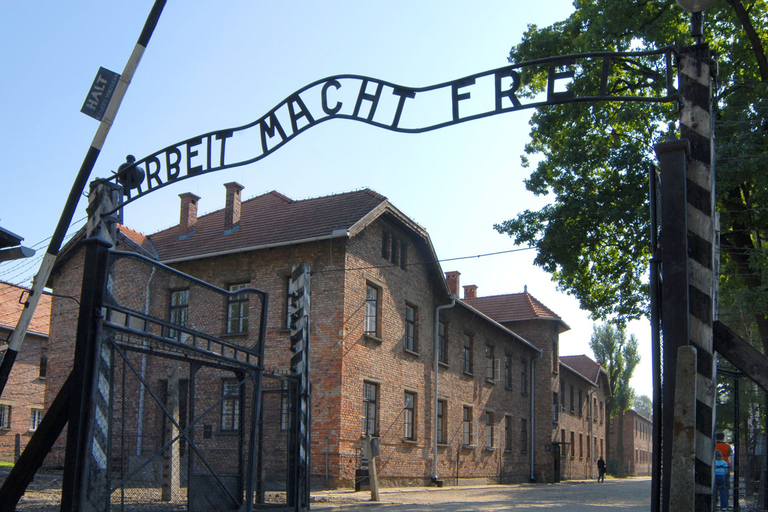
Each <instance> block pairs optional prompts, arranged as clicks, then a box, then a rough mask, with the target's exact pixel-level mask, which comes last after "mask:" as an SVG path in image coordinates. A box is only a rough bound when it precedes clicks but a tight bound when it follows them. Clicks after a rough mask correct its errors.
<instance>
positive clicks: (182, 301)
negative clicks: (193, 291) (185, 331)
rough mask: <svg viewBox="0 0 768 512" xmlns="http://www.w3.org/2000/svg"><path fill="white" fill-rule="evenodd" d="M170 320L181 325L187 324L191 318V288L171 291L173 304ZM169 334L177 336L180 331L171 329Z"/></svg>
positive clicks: (173, 336) (172, 336)
mask: <svg viewBox="0 0 768 512" xmlns="http://www.w3.org/2000/svg"><path fill="white" fill-rule="evenodd" d="M168 320H169V321H170V322H171V323H172V324H176V325H180V326H181V327H186V326H187V321H188V320H189V290H173V291H171V306H170V311H169V315H168ZM168 336H169V337H171V338H175V337H177V336H178V331H176V330H175V329H169V331H168Z"/></svg>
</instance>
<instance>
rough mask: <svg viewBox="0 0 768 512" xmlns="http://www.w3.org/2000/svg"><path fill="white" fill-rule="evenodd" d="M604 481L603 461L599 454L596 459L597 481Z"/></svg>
mask: <svg viewBox="0 0 768 512" xmlns="http://www.w3.org/2000/svg"><path fill="white" fill-rule="evenodd" d="M601 482H605V461H604V460H603V456H602V455H601V456H600V458H599V459H597V483H601Z"/></svg>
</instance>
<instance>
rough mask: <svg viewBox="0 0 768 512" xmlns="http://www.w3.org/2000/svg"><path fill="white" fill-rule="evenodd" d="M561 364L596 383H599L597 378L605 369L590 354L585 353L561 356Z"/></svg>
mask: <svg viewBox="0 0 768 512" xmlns="http://www.w3.org/2000/svg"><path fill="white" fill-rule="evenodd" d="M560 364H564V365H565V366H567V367H568V368H570V369H571V370H573V371H575V372H577V373H579V374H581V375H582V376H584V378H586V379H587V380H589V381H590V382H592V383H594V384H597V379H598V378H599V377H600V371H601V370H602V371H605V370H603V368H602V367H601V366H600V365H599V364H597V363H596V362H595V361H593V360H592V359H591V358H590V357H589V356H585V355H583V354H582V355H580V356H560Z"/></svg>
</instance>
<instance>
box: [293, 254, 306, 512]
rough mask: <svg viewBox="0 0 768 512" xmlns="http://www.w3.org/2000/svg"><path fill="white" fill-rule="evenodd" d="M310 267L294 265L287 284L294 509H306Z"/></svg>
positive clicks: (304, 264) (302, 264) (303, 264)
mask: <svg viewBox="0 0 768 512" xmlns="http://www.w3.org/2000/svg"><path fill="white" fill-rule="evenodd" d="M309 292H310V270H309V265H308V264H307V263H301V264H298V265H294V266H293V269H292V271H291V280H290V284H289V295H290V300H291V302H290V309H291V351H292V352H293V356H291V372H292V373H293V374H294V375H297V376H298V377H299V380H298V383H297V388H298V389H297V390H296V395H297V400H296V402H295V404H296V407H295V410H296V415H295V416H294V418H296V419H295V420H294V421H295V422H296V425H295V435H294V439H295V441H294V446H293V453H294V454H295V456H294V457H293V462H292V463H291V465H292V466H293V468H291V469H289V472H288V473H289V474H288V482H289V487H290V488H289V490H288V505H289V506H290V507H293V508H294V510H296V511H297V512H298V511H304V510H309V484H310V459H309V456H310V425H311V415H310V412H311V410H310V406H311V400H310V398H311V387H310V381H309V376H310V373H309V333H310V295H309Z"/></svg>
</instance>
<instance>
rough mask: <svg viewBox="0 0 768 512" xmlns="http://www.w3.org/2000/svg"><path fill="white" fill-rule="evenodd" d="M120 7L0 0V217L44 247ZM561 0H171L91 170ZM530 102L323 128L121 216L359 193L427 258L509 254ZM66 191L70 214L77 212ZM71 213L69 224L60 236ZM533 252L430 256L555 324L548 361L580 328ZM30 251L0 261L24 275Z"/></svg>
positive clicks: (529, 201)
mask: <svg viewBox="0 0 768 512" xmlns="http://www.w3.org/2000/svg"><path fill="white" fill-rule="evenodd" d="M152 3H153V2H152V1H151V0H134V1H131V2H109V3H105V2H97V1H75V0H72V1H69V2H46V3H45V4H43V3H40V2H5V3H4V5H3V6H2V7H0V9H1V10H2V12H1V13H0V48H2V49H1V50H0V70H2V80H0V109H1V110H0V114H2V115H1V118H2V123H0V140H2V149H3V170H2V191H3V193H2V201H1V202H0V226H2V227H3V228H5V229H8V230H10V231H12V232H14V233H17V234H19V235H21V236H23V237H24V238H25V242H24V243H25V244H26V245H28V246H35V247H36V248H38V255H42V253H44V252H45V248H46V247H47V241H46V239H47V238H48V237H49V236H51V234H52V233H53V230H54V227H55V225H56V223H57V221H58V218H59V215H60V213H61V209H62V207H63V205H64V202H65V200H66V197H67V195H68V193H69V190H70V188H71V186H72V181H73V180H74V177H75V175H76V173H77V171H78V169H79V168H80V165H81V163H82V161H83V158H84V156H85V153H86V151H87V150H88V148H89V147H90V145H91V141H92V140H93V136H94V134H95V132H96V128H97V126H98V123H97V122H96V121H95V120H93V119H91V118H89V117H87V116H85V115H84V114H81V113H80V107H81V106H82V104H83V101H84V99H85V97H86V94H87V92H88V89H89V87H90V85H91V82H92V81H93V79H94V76H95V75H96V72H97V70H98V68H99V66H103V67H105V68H108V69H110V70H112V71H115V72H117V73H120V72H122V70H123V67H124V66H125V64H126V62H127V60H128V57H129V55H130V52H131V51H132V49H133V47H134V44H135V42H136V40H137V38H138V35H139V33H140V31H141V28H142V26H143V24H144V21H145V19H146V17H147V14H148V13H149V10H150V8H151V6H152ZM572 9H573V8H572V6H571V2H570V1H569V0H542V1H539V2H519V1H512V0H493V1H485V0H482V1H478V2H471V3H470V2H464V1H458V0H450V1H448V0H441V1H438V0H422V1H415V2H414V1H412V0H411V1H400V0H389V1H387V2H361V1H359V0H357V1H340V0H336V1H331V2H317V1H293V2H262V1H255V0H248V1H227V2H199V1H192V0H185V1H180V0H169V1H168V3H167V5H166V8H165V10H164V12H163V14H162V17H161V19H160V22H159V24H158V27H157V29H156V31H155V33H154V35H153V38H152V40H151V41H150V43H149V46H148V48H147V51H146V53H145V54H144V57H143V59H142V61H141V63H140V65H139V68H138V70H137V72H136V74H135V76H134V79H133V82H132V83H131V85H130V87H129V89H128V92H127V95H126V97H125V100H124V101H123V104H122V106H121V108H120V111H119V112H118V115H117V118H116V120H115V123H114V126H113V127H112V130H111V131H110V133H109V136H108V138H107V140H106V143H105V145H104V148H103V150H102V152H101V155H100V157H99V160H98V161H97V163H96V167H95V170H94V173H93V175H92V178H95V177H104V176H108V175H110V174H111V171H112V170H116V169H117V167H118V166H119V165H120V164H121V163H122V162H124V161H125V155H127V154H129V153H130V154H133V155H136V157H137V158H142V157H144V156H147V155H149V154H151V153H153V152H155V151H158V150H160V149H162V148H164V147H166V146H169V145H171V144H174V143H176V142H179V141H182V140H184V139H186V138H189V137H192V136H195V135H199V134H203V133H206V132H209V131H213V130H219V129H223V128H229V127H236V126H240V125H243V124H246V123H248V122H251V121H253V120H255V119H257V118H259V117H261V116H262V115H264V114H266V113H267V112H268V111H269V110H270V109H271V108H273V107H275V106H276V105H278V104H279V103H280V102H281V101H282V100H283V99H285V98H286V97H287V96H288V95H289V94H291V93H292V92H294V91H296V90H298V89H300V88H301V87H303V86H305V85H307V84H309V83H311V82H313V81H315V80H317V79H320V78H323V77H326V76H330V75H335V74H359V75H366V76H370V77H373V78H378V79H381V80H386V81H389V82H394V83H397V84H401V85H405V86H411V87H421V86H427V85H432V84H437V83H441V82H446V81H450V80H453V79H456V78H460V77H463V76H466V75H470V74H474V73H479V72H483V71H487V70H491V69H494V68H498V67H501V66H504V65H506V64H507V55H508V53H509V49H510V47H511V46H512V45H513V44H516V43H517V42H519V40H520V38H521V36H522V34H523V32H524V31H525V29H526V27H527V25H529V24H536V25H538V26H546V25H549V24H551V23H553V22H555V21H558V20H561V19H564V18H565V17H567V16H568V15H569V14H570V13H571V12H572ZM530 114H531V111H520V112H512V113H507V114H502V115H498V116H494V117H490V118H486V119H483V120H478V121H473V122H468V123H463V124H461V125H456V126H452V127H448V128H443V129H441V130H437V131H434V132H428V133H424V134H420V135H408V134H399V133H392V132H389V131H385V130H382V129H379V128H375V127H371V126H368V125H364V124H362V123H356V122H351V121H347V120H333V121H330V122H326V123H321V124H319V125H317V126H315V127H313V128H311V129H310V130H308V131H306V132H305V133H303V134H301V135H300V136H298V137H297V138H296V139H294V140H293V141H292V142H289V143H288V144H287V145H286V146H285V147H283V148H281V149H280V150H278V151H277V152H275V153H274V154H272V155H271V156H269V157H267V158H266V159H264V160H262V161H260V162H258V163H256V164H253V165H250V166H245V167H239V168H234V169H229V170H225V171H220V172H216V173H211V174H208V175H205V176H202V177H198V178H194V179H190V180H186V181H182V182H180V183H178V184H175V185H172V186H169V187H166V188H165V189H162V190H159V191H157V192H153V193H152V194H150V195H148V196H146V197H145V198H143V199H141V200H139V201H136V202H134V203H132V204H130V205H129V206H127V207H126V209H125V223H126V224H127V225H129V226H131V227H133V228H134V229H137V230H139V231H142V232H144V233H147V234H150V233H153V232H155V231H158V230H160V229H162V228H165V227H168V226H171V225H174V224H176V223H178V215H179V214H178V211H179V210H178V209H179V198H178V195H179V194H181V193H184V192H193V193H195V194H197V195H199V196H201V198H202V199H201V200H200V203H199V208H200V212H201V213H205V212H208V211H212V210H216V209H219V208H221V207H222V206H223V204H224V187H223V186H222V184H223V183H226V182H229V181H237V182H239V183H241V184H243V185H244V186H245V189H244V190H243V197H244V198H249V197H253V196H255V195H258V194H261V193H264V192H267V191H270V190H278V191H280V192H282V193H283V194H286V195H288V196H290V197H292V198H294V199H303V198H308V197H315V196H320V195H327V194H333V193H338V192H346V191H350V190H354V189H359V188H363V187H370V188H372V189H374V190H376V191H377V192H379V193H381V194H383V195H385V196H387V197H388V198H389V199H390V200H391V201H392V203H393V204H394V205H395V206H396V207H398V208H399V209H400V210H402V211H403V212H404V213H405V214H406V215H408V216H410V217H411V218H413V219H414V220H416V221H417V222H418V223H420V224H421V225H422V226H424V227H425V228H426V229H427V231H428V232H429V234H430V236H431V238H432V242H433V244H434V246H435V249H436V251H437V255H438V257H439V258H441V259H442V260H448V259H452V258H461V257H466V256H478V255H484V254H489V253H496V252H500V251H508V250H510V249H515V247H514V246H513V244H512V241H511V239H510V238H508V237H506V236H503V235H500V234H498V233H496V232H495V231H494V230H493V228H492V226H493V224H494V223H496V222H500V221H503V220H506V219H508V218H512V217H513V216H514V215H515V214H516V213H518V212H520V211H522V210H524V209H528V208H535V209H538V208H539V207H541V206H542V205H544V204H546V202H547V200H548V199H547V198H537V197H534V196H533V195H532V194H531V193H530V192H528V191H526V190H525V187H524V185H523V179H524V178H525V177H526V176H527V172H526V170H525V169H523V168H522V167H521V165H520V156H521V155H522V154H523V145H524V144H525V143H526V141H527V140H528V130H529V127H528V120H529V118H530ZM84 207H85V201H84V200H83V201H81V204H80V208H79V210H78V213H77V214H76V215H75V220H78V219H83V218H84V217H85V213H84ZM81 225H82V223H79V224H75V225H74V229H76V228H78V227H80V226H81ZM533 257H534V254H533V251H530V250H527V251H526V250H523V251H518V252H512V253H507V254H503V255H496V256H485V257H475V258H469V259H457V260H453V261H444V262H443V263H442V266H443V270H445V271H449V270H458V271H460V272H461V283H462V284H463V285H466V284H475V285H477V286H478V287H479V289H478V294H479V295H481V296H485V295H497V294H503V293H512V292H521V291H522V290H523V287H524V286H526V285H527V287H528V291H529V292H530V293H531V294H533V295H534V296H535V297H536V298H538V299H539V300H541V301H542V302H544V303H545V304H546V305H547V306H549V307H550V308H551V309H553V310H554V311H555V312H556V313H558V314H559V315H560V316H561V317H562V318H563V319H564V320H565V322H566V323H568V324H569V325H570V326H571V331H569V332H567V333H565V334H563V335H562V336H561V353H562V354H564V355H569V354H587V355H590V356H591V351H590V349H589V338H590V335H591V333H592V322H591V321H589V319H588V317H587V314H586V313H585V312H583V311H581V310H579V308H578V304H577V302H576V301H575V300H574V299H573V298H571V297H569V296H567V295H565V294H564V293H562V292H558V291H557V290H556V288H555V285H554V284H553V283H552V282H551V280H550V278H549V275H548V274H546V273H544V272H543V271H541V270H540V269H538V268H537V267H535V266H533V265H532V260H533ZM38 265H39V260H38V259H34V260H33V261H28V262H11V263H5V264H2V265H0V279H2V280H6V281H10V282H13V283H24V282H26V281H27V280H28V279H29V278H30V277H31V276H32V275H34V273H35V272H36V271H37V267H38ZM648 331H649V328H648V326H647V323H645V322H642V323H636V324H633V325H631V326H630V332H633V333H635V334H637V335H638V338H639V339H640V341H641V350H642V355H643V363H642V364H641V367H640V368H639V369H638V370H637V372H636V377H635V379H634V381H633V385H634V386H635V388H636V389H637V391H638V393H639V394H648V395H650V394H651V373H650V346H649V334H648Z"/></svg>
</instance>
